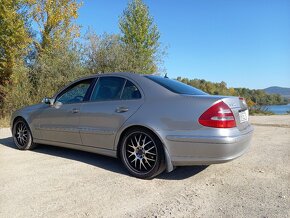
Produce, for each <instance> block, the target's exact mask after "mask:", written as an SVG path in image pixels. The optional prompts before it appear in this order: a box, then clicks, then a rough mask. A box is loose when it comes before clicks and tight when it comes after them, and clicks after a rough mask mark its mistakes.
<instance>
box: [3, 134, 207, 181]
mask: <svg viewBox="0 0 290 218" xmlns="http://www.w3.org/2000/svg"><path fill="white" fill-rule="evenodd" d="M0 144H2V145H4V146H6V147H9V148H12V149H17V147H16V145H15V144H14V142H13V139H12V137H8V138H2V139H0ZM32 152H37V153H41V154H46V155H51V156H55V157H61V158H66V159H71V160H75V161H80V162H83V163H86V164H90V165H93V166H96V167H100V168H103V169H106V170H109V171H112V172H115V173H119V174H123V175H128V176H129V174H128V172H127V171H126V169H125V167H124V166H123V165H122V163H121V161H120V160H119V159H116V158H112V157H107V156H102V155H98V154H94V153H89V152H85V151H78V150H73V149H68V148H62V147H55V146H49V145H39V146H37V147H36V148H35V149H34V150H33V151H32ZM206 168H207V166H188V167H178V168H176V169H175V170H173V171H172V172H170V173H167V172H163V173H162V174H161V175H159V176H157V179H164V180H183V179H186V178H189V177H192V176H194V175H196V174H198V173H200V172H201V171H203V170H205V169H206Z"/></svg>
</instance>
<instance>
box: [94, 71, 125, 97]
mask: <svg viewBox="0 0 290 218" xmlns="http://www.w3.org/2000/svg"><path fill="white" fill-rule="evenodd" d="M124 83H125V79H123V78H120V77H114V76H112V77H111V76H110V77H109V76H108V77H100V78H99V80H98V81H97V84H96V86H95V89H94V91H93V93H92V97H91V100H92V101H107V100H116V99H120V96H121V92H122V89H123V86H124Z"/></svg>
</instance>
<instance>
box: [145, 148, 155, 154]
mask: <svg viewBox="0 0 290 218" xmlns="http://www.w3.org/2000/svg"><path fill="white" fill-rule="evenodd" d="M153 148H155V146H152V147H151V148H149V149H147V150H145V151H146V153H148V152H149V151H151V150H152V149H153Z"/></svg>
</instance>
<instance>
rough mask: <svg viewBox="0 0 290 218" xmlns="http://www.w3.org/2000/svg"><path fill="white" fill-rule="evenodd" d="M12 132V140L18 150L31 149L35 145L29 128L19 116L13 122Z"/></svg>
mask: <svg viewBox="0 0 290 218" xmlns="http://www.w3.org/2000/svg"><path fill="white" fill-rule="evenodd" d="M12 134H13V141H14V143H15V144H16V146H17V148H18V149H19V150H32V149H34V148H35V147H36V144H35V143H34V142H33V137H32V133H31V130H30V128H29V126H28V124H27V122H26V121H25V120H24V119H22V118H19V119H17V120H16V121H15V122H14V124H13V128H12Z"/></svg>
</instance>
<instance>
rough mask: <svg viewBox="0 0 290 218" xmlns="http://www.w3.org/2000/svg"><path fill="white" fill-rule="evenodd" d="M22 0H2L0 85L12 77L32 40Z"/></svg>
mask: <svg viewBox="0 0 290 218" xmlns="http://www.w3.org/2000/svg"><path fill="white" fill-rule="evenodd" d="M23 3H24V1H21V0H0V86H1V85H2V86H3V85H5V83H7V82H9V81H10V79H11V75H12V72H13V68H14V67H15V65H16V64H17V63H19V62H20V61H22V58H23V56H24V55H25V53H26V52H27V47H28V45H29V43H30V42H31V38H30V36H29V32H28V30H27V28H26V26H25V14H24V13H23V10H22V9H23Z"/></svg>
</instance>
